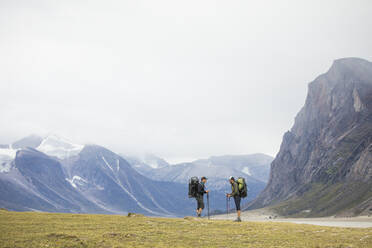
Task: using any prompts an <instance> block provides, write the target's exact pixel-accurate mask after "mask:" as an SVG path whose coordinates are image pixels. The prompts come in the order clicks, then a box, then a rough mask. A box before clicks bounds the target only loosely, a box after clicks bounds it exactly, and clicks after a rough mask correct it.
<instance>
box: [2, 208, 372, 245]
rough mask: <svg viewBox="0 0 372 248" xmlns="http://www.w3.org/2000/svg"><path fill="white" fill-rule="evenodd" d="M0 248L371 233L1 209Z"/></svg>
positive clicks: (314, 240) (285, 241)
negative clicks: (21, 211)
mask: <svg viewBox="0 0 372 248" xmlns="http://www.w3.org/2000/svg"><path fill="white" fill-rule="evenodd" d="M0 247H4V248H5V247H27V248H31V247H38V248H39V247H49V248H51V247H65V248H68V247H102V248H105V247H107V248H108V247H255V248H259V247H286V248H290V247H338V248H341V247H342V248H346V247H372V228H369V229H353V228H334V227H319V226H312V225H299V224H289V223H272V222H265V223H264V222H242V223H233V222H231V221H216V220H213V221H212V220H211V221H208V220H205V219H202V220H196V219H193V218H192V219H166V218H149V217H130V218H129V217H126V216H116V215H79V214H52V213H20V212H8V211H3V210H0Z"/></svg>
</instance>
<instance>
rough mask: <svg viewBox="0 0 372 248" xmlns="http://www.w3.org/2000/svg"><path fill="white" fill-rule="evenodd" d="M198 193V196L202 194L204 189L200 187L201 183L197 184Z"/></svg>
mask: <svg viewBox="0 0 372 248" xmlns="http://www.w3.org/2000/svg"><path fill="white" fill-rule="evenodd" d="M198 193H199V194H204V188H203V186H202V185H201V183H199V184H198Z"/></svg>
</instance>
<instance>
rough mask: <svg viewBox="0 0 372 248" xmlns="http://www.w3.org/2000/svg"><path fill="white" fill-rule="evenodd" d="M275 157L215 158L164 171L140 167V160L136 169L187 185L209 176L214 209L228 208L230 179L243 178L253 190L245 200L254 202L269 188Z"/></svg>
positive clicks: (168, 167)
mask: <svg viewBox="0 0 372 248" xmlns="http://www.w3.org/2000/svg"><path fill="white" fill-rule="evenodd" d="M272 160H273V158H272V157H270V156H267V155H265V154H252V155H226V156H212V157H210V158H208V159H199V160H195V161H193V162H191V163H180V164H176V165H168V166H164V167H161V168H151V167H150V166H148V165H147V166H146V164H144V165H141V166H138V164H139V163H138V160H128V161H129V162H130V163H131V162H133V161H134V164H132V166H133V167H134V168H135V169H136V170H138V171H139V172H140V173H141V174H143V175H145V176H147V177H150V178H152V179H154V180H157V181H162V182H175V183H181V184H183V185H187V183H188V181H189V179H190V178H191V177H192V176H198V177H199V178H200V177H201V176H206V177H207V178H208V183H207V187H208V189H210V190H212V191H211V194H210V201H211V206H212V208H213V210H222V209H225V208H226V206H225V204H226V203H225V202H224V200H222V199H224V198H225V193H226V192H229V191H230V190H231V189H230V185H229V183H228V178H229V176H235V177H239V176H243V177H245V179H246V183H247V186H248V189H249V194H248V197H247V198H246V199H245V200H244V201H250V200H253V199H254V198H255V197H256V196H257V195H258V194H259V193H260V192H261V191H262V190H263V189H264V188H265V186H266V182H267V180H268V177H269V172H270V163H271V161H272Z"/></svg>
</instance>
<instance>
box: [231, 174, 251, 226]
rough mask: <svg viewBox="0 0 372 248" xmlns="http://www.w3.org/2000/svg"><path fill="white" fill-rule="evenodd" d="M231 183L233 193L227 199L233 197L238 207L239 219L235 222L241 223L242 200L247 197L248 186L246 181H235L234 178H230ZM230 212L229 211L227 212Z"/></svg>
mask: <svg viewBox="0 0 372 248" xmlns="http://www.w3.org/2000/svg"><path fill="white" fill-rule="evenodd" d="M229 182H230V184H231V193H230V194H226V197H227V198H230V197H233V198H234V202H235V207H236V213H237V215H238V216H237V218H236V220H234V221H235V222H241V221H242V220H241V218H240V213H241V211H240V202H241V199H242V198H244V197H246V196H247V184H246V183H245V179H244V178H242V177H239V178H238V180H235V178H234V177H230V178H229ZM227 211H228V210H227Z"/></svg>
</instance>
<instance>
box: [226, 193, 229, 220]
mask: <svg viewBox="0 0 372 248" xmlns="http://www.w3.org/2000/svg"><path fill="white" fill-rule="evenodd" d="M226 215H227V218H229V197H228V196H227V195H226Z"/></svg>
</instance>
